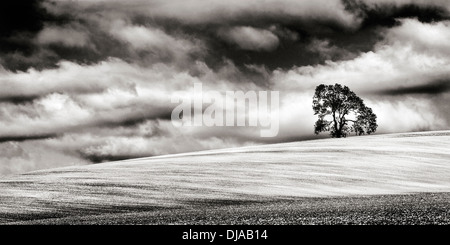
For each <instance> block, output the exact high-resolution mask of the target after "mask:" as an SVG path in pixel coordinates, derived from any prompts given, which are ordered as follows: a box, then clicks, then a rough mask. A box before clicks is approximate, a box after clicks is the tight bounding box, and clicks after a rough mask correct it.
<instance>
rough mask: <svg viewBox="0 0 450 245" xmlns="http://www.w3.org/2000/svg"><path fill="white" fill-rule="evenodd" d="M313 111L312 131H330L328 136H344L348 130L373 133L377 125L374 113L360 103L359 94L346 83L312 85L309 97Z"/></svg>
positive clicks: (317, 132) (357, 132)
mask: <svg viewBox="0 0 450 245" xmlns="http://www.w3.org/2000/svg"><path fill="white" fill-rule="evenodd" d="M313 110H314V115H318V117H319V119H318V120H317V122H316V124H315V125H314V133H316V134H319V133H320V132H325V131H330V133H331V137H333V138H341V137H346V136H347V134H349V133H350V132H355V134H356V135H362V134H371V133H374V132H375V131H376V129H377V127H378V125H377V116H376V115H375V114H374V113H373V111H372V109H370V108H369V107H367V106H366V105H364V102H363V100H362V99H361V98H359V97H358V96H356V94H355V93H354V92H353V91H351V90H350V89H349V88H348V87H347V86H342V85H340V84H337V83H336V84H335V85H324V84H320V85H319V86H317V87H316V91H315V93H314V97H313Z"/></svg>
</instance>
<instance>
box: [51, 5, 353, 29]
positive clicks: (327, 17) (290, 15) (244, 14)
mask: <svg viewBox="0 0 450 245" xmlns="http://www.w3.org/2000/svg"><path fill="white" fill-rule="evenodd" d="M104 3H105V2H104V1H101V0H100V1H83V2H77V3H73V2H71V1H58V4H61V6H67V5H69V6H72V8H78V9H86V8H88V9H90V8H95V7H98V6H99V5H100V6H101V4H104ZM108 6H110V7H111V8H112V9H116V10H121V11H124V12H128V13H130V12H132V13H139V14H140V15H149V16H152V17H154V18H163V19H175V20H178V21H181V22H186V23H190V24H205V23H214V24H217V23H223V22H234V21H240V20H242V19H250V20H255V19H256V20H257V19H267V18H270V19H277V20H278V21H283V20H284V21H291V20H298V19H308V20H319V21H320V20H323V21H326V22H335V23H336V24H338V25H341V26H343V27H353V26H355V24H356V25H357V24H358V19H356V18H355V16H353V15H352V14H351V13H349V12H347V11H346V9H345V6H344V5H343V4H342V2H341V1H340V0H318V1H295V0H267V1H263V2H261V1H258V0H247V1H240V0H231V1H227V2H223V1H220V0H210V1H208V3H207V4H205V2H204V1H201V0H187V1H166V0H153V1H145V0H133V1H128V2H127V3H126V4H124V3H123V2H121V1H108ZM48 7H49V9H51V10H53V11H58V12H60V11H68V10H67V9H68V8H57V9H56V8H55V7H52V6H48Z"/></svg>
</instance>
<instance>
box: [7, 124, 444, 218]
mask: <svg viewBox="0 0 450 245" xmlns="http://www.w3.org/2000/svg"><path fill="white" fill-rule="evenodd" d="M449 149H450V131H441V132H424V133H412V134H393V135H377V136H365V137H352V138H347V139H326V140H313V141H304V142H295V143H285V144H275V145H264V146H255V147H244V148H235V149H223V150H213V151H206V152H197V153H188V154H177V155H168V156H160V157H152V158H142V159H134V160H128V161H121V162H111V163H104V164H97V165H90V166H80V167H66V168H59V169H51V170H44V171H36V172H31V173H27V174H23V175H17V176H10V177H8V178H3V179H1V180H0V223H2V222H3V223H5V222H31V223H33V222H35V223H79V222H81V223H162V224H164V223H184V222H188V223H258V224H260V223H271V222H270V221H267V219H269V220H270V219H274V217H280V216H279V215H282V214H286V213H291V214H296V215H291V216H289V217H290V218H288V217H286V218H284V219H282V221H276V220H272V221H273V222H275V223H289V224H292V223H320V224H321V223H329V222H328V221H329V220H336V219H337V220H340V222H334V223H383V222H384V221H385V220H386V219H388V218H386V217H388V216H389V217H390V216H392V215H391V214H399V213H404V212H403V211H404V210H403V211H402V212H399V211H398V210H402V207H403V208H405V207H410V208H412V209H413V210H415V211H414V212H416V216H415V217H416V218H415V219H414V220H416V221H417V220H418V218H420V217H422V218H423V217H428V216H430V217H434V218H433V219H431V220H430V221H427V222H418V223H433V222H438V223H449V220H450V218H449V217H450V213H449V211H448V210H449V208H448V207H449V204H450V202H449V200H450V195H448V194H445V193H443V194H440V195H439V196H432V197H433V198H431V199H430V195H431V194H419V195H398V194H408V193H423V192H450V151H449ZM386 194H397V195H396V196H390V197H392V198H389V196H387V197H386V196H385V195H386ZM361 195H363V196H362V197H360V196H361ZM367 195H369V196H368V197H366V196H367ZM372 195H381V196H372ZM323 197H328V198H323ZM329 197H338V198H329ZM367 198H369V199H367ZM368 200H369V201H368ZM422 200H428V201H427V202H425V203H423V202H422ZM429 200H432V201H429ZM280 202H281V203H280ZM318 203H320V204H321V205H318ZM349 203H350V204H352V205H350V204H349ZM425 204H427V205H425ZM408 205H410V206H408ZM208 210H209V211H208ZM227 210H228V211H227ZM230 210H231V211H230ZM239 210H241V211H239ZM255 210H256V211H255ZM258 210H259V211H260V212H262V213H259V215H258V213H254V212H257V211H258ZM283 210H284V211H283ZM377 210H378V211H377ZM393 210H394V211H395V210H397V212H394V211H393ZM205 212H206V213H205ZM227 212H233V213H237V214H238V216H239V217H240V218H239V219H237V220H236V217H237V216H236V215H230V216H226V215H225V214H227ZM239 212H241V213H239ZM342 212H344V213H342ZM371 212H372V213H371ZM373 212H374V213H373ZM380 213H381V214H384V215H382V216H381V217H378V218H377V215H379V214H380ZM252 214H253V215H252ZM262 214H264V215H262ZM308 214H309V215H308ZM327 214H328V215H327ZM341 214H342V215H343V216H342V217H341V216H339V215H341ZM404 214H405V215H406V216H402V217H401V218H398V219H395V220H396V221H391V223H402V220H404V219H406V220H408V218H405V217H409V216H408V215H410V214H406V213H404ZM224 215H225V216H224ZM246 215H250V216H248V218H242V217H247V216H246ZM324 215H325V216H324ZM364 215H368V216H367V217H369V218H367V219H365V220H366V221H370V220H372V222H363V221H361V220H359V221H358V219H361V217H365V216H364ZM322 216H323V217H325V218H323V219H321V218H320V217H322ZM419 216H420V217H419ZM158 217H159V218H158ZM211 217H214V220H213V221H211ZM220 217H222V218H220ZM227 217H231V218H229V219H228V220H227ZM262 217H266V218H267V217H272V218H267V219H262V220H261V218H262ZM293 217H294V218H293ZM305 217H306V218H305ZM351 217H353V218H351ZM358 217H359V218H358ZM410 219H411V218H410ZM220 220H222V222H220ZM302 220H303V221H302ZM388 220H389V219H388ZM424 220H427V219H424ZM413 223H414V222H413Z"/></svg>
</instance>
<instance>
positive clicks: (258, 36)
mask: <svg viewBox="0 0 450 245" xmlns="http://www.w3.org/2000/svg"><path fill="white" fill-rule="evenodd" d="M219 36H220V37H221V38H223V39H224V40H225V41H227V42H229V43H231V44H236V45H237V46H238V47H239V48H241V49H245V50H252V51H274V50H275V49H276V48H277V47H278V44H279V40H278V37H277V36H276V35H274V34H273V33H272V32H270V31H268V30H264V29H256V28H252V27H249V26H239V27H233V28H230V29H227V30H221V31H219Z"/></svg>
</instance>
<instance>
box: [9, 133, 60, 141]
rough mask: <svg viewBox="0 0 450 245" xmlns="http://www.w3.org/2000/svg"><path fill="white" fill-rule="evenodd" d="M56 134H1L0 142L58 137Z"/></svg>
mask: <svg viewBox="0 0 450 245" xmlns="http://www.w3.org/2000/svg"><path fill="white" fill-rule="evenodd" d="M58 136H59V135H58V134H41V135H39V134H38V135H17V136H8V135H2V136H0V143H3V142H9V141H11V142H22V141H28V140H42V139H51V138H56V137H58Z"/></svg>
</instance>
